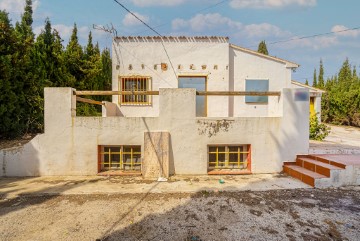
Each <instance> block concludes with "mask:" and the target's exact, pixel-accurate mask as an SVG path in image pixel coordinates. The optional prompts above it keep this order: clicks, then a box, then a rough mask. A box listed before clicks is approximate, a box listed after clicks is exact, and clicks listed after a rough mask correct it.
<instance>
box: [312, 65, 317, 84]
mask: <svg viewBox="0 0 360 241" xmlns="http://www.w3.org/2000/svg"><path fill="white" fill-rule="evenodd" d="M317 85H318V84H317V80H316V69H314V77H313V85H312V86H313V87H317Z"/></svg>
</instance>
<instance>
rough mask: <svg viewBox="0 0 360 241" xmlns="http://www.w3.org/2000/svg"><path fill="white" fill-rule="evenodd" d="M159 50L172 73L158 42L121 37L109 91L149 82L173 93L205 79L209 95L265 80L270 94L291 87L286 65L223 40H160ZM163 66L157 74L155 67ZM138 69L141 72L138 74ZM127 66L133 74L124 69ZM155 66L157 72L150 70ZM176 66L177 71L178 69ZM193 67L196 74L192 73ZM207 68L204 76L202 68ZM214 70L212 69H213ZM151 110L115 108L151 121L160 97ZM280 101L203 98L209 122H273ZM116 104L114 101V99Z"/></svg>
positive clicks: (116, 42) (116, 43)
mask: <svg viewBox="0 0 360 241" xmlns="http://www.w3.org/2000/svg"><path fill="white" fill-rule="evenodd" d="M163 44H164V46H165V48H166V50H167V53H168V55H169V57H170V59H171V61H172V63H173V67H174V70H175V73H174V71H173V69H172V68H171V65H170V62H169V59H168V57H167V56H166V52H165V50H164V47H163V46H162V44H161V40H160V38H157V37H129V38H126V37H120V38H116V39H114V41H113V55H112V56H113V70H114V71H113V77H112V78H113V79H112V86H113V87H112V88H113V90H119V84H118V80H119V76H150V77H151V80H152V88H151V89H152V90H158V89H159V88H177V87H178V79H177V78H178V77H179V76H206V77H207V90H208V91H245V90H246V89H245V80H246V79H266V80H269V91H281V90H282V89H283V88H290V87H291V71H292V70H291V68H293V67H294V65H291V66H289V65H288V64H287V63H286V61H282V60H281V61H280V60H276V58H273V57H270V58H268V57H266V56H261V55H259V54H258V53H257V54H255V53H251V51H242V50H241V48H235V47H233V45H230V44H229V43H228V39H227V38H221V37H214V38H211V37H210V38H199V37H194V38H191V37H183V38H181V37H179V38H164V43H163ZM161 63H166V64H168V70H166V71H163V70H161V67H160V64H161ZM142 64H143V65H144V68H142ZM130 65H131V67H132V69H129V66H130ZM154 65H157V69H156V70H155V69H154ZM179 65H181V69H178V66H179ZM190 65H193V66H194V67H195V69H191V68H190ZM203 65H206V69H205V70H203V69H202V66H203ZM215 66H217V69H215V68H214V67H215ZM152 100H153V101H152V105H151V106H125V105H122V106H120V112H121V113H122V115H124V116H128V117H135V116H138V117H139V116H143V117H149V116H152V117H155V116H158V114H159V97H158V96H153V97H152ZM279 101H280V98H279V97H274V96H269V101H268V103H267V104H250V103H245V97H244V96H236V97H228V96H207V116H208V117H277V116H278V114H279V111H281V110H279V109H278V107H279ZM113 102H114V103H118V97H116V96H114V97H113Z"/></svg>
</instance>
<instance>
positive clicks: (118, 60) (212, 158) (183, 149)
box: [0, 37, 309, 178]
mask: <svg viewBox="0 0 360 241" xmlns="http://www.w3.org/2000/svg"><path fill="white" fill-rule="evenodd" d="M112 58H113V76H112V88H113V89H112V90H113V92H112V94H113V99H112V102H104V103H102V104H103V116H102V117H80V116H76V101H77V100H78V101H81V100H82V99H81V98H79V97H78V95H84V94H85V93H84V92H81V90H74V89H71V88H45V133H44V134H41V135H38V136H37V137H36V138H34V139H33V140H32V141H31V142H30V143H28V144H27V145H25V146H24V147H21V148H18V149H16V150H3V151H2V152H0V162H1V161H2V164H3V166H4V168H2V169H1V170H0V175H7V176H36V175H95V174H105V175H113V174H119V175H122V174H129V173H130V174H142V175H143V176H144V177H146V178H155V177H159V176H164V177H168V176H169V175H172V174H227V173H230V174H247V173H273V172H280V171H281V170H282V165H283V163H284V162H288V161H295V158H296V155H297V154H307V153H308V147H309V144H308V136H309V130H308V124H309V111H308V110H309V91H308V89H305V88H293V86H292V82H291V74H292V70H293V69H295V68H297V67H298V65H297V64H295V63H293V62H290V61H287V60H283V59H280V58H276V57H271V56H267V55H263V54H260V53H257V52H255V51H252V50H249V49H245V48H242V47H239V46H236V45H233V44H230V43H229V39H228V38H226V37H118V38H115V39H114V40H113V48H112ZM254 92H257V93H256V94H258V95H254ZM258 92H261V93H258ZM87 94H89V93H87ZM85 95H86V94H85ZM1 158H2V159H1ZM0 164H1V163H0Z"/></svg>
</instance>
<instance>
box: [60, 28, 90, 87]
mask: <svg viewBox="0 0 360 241" xmlns="http://www.w3.org/2000/svg"><path fill="white" fill-rule="evenodd" d="M83 55H84V53H83V50H82V47H81V45H80V44H79V40H78V36H77V27H76V24H74V28H73V31H72V34H71V37H70V41H69V43H68V45H67V46H66V50H65V60H66V68H67V69H68V70H69V73H70V74H71V75H72V76H73V77H74V79H75V84H74V86H73V87H74V88H76V89H80V90H84V89H85V87H86V84H85V82H84V72H83V58H84V56H83Z"/></svg>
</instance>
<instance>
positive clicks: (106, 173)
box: [97, 170, 141, 176]
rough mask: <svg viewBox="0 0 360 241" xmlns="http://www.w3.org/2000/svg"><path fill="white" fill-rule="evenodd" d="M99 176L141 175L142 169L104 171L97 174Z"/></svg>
mask: <svg viewBox="0 0 360 241" xmlns="http://www.w3.org/2000/svg"><path fill="white" fill-rule="evenodd" d="M97 175H98V176H141V172H140V171H123V170H110V171H102V172H99V173H98V174H97Z"/></svg>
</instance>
